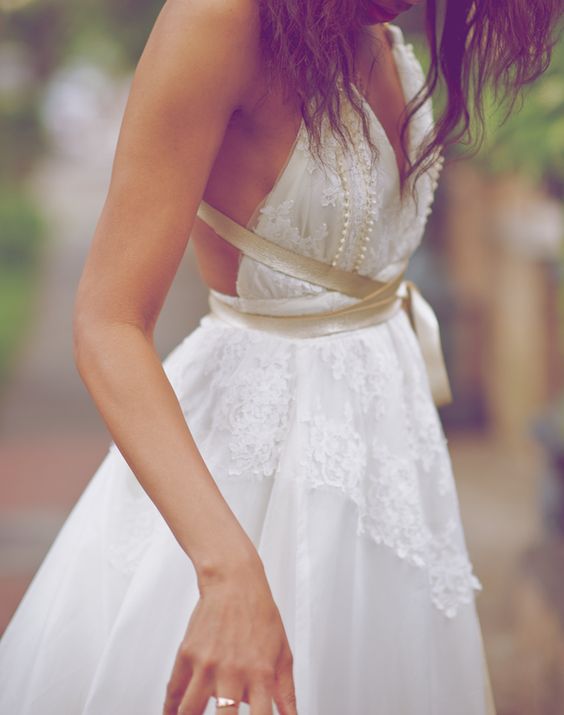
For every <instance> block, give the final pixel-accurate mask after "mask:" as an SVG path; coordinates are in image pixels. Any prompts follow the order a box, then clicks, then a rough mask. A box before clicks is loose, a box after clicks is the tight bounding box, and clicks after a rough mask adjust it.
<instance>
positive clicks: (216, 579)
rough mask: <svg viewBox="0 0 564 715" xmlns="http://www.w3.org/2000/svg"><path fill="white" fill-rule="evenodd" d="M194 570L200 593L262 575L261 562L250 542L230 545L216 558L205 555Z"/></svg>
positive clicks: (262, 567)
mask: <svg viewBox="0 0 564 715" xmlns="http://www.w3.org/2000/svg"><path fill="white" fill-rule="evenodd" d="M195 569H196V575H197V579H198V588H199V590H200V593H201V592H202V590H203V589H205V588H206V587H208V586H212V585H216V584H221V583H232V582H240V581H241V580H249V579H251V578H253V577H255V576H261V577H262V576H263V575H264V566H263V563H262V560H261V558H260V556H259V554H258V552H257V550H256V548H255V547H254V545H253V544H252V543H251V542H249V544H238V545H237V546H236V547H234V546H233V545H231V546H229V547H227V548H226V549H225V551H224V552H222V553H221V554H217V555H216V556H212V555H207V556H206V557H204V558H203V559H202V560H200V562H199V563H197V564H195Z"/></svg>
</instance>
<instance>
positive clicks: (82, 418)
mask: <svg viewBox="0 0 564 715" xmlns="http://www.w3.org/2000/svg"><path fill="white" fill-rule="evenodd" d="M161 5H162V3H161V2H156V1H155V0H135V2H134V1H133V0H121V1H120V2H115V0H112V1H110V0H96V2H93V1H92V0H82V1H81V2H80V3H72V2H70V0H44V1H43V2H39V1H35V2H33V0H31V1H30V0H0V8H1V9H0V23H1V25H0V27H1V30H2V39H1V41H0V471H1V489H2V492H1V497H0V510H1V514H0V538H1V551H0V588H1V594H0V630H1V629H3V628H4V627H5V625H6V623H7V622H8V620H9V618H10V616H11V615H12V613H13V612H14V609H15V607H16V605H17V603H18V602H19V600H20V598H21V596H22V595H23V593H24V590H25V588H26V587H27V585H28V584H29V582H30V579H31V577H32V576H33V574H34V573H35V571H36V569H37V567H38V566H39V564H40V562H41V560H42V558H43V557H44V555H45V553H46V551H47V549H48V547H49V545H50V544H51V543H52V541H53V539H54V537H55V535H56V533H57V531H58V529H59V528H60V526H61V524H62V522H63V520H64V519H65V517H66V515H67V514H68V513H69V511H70V509H71V508H72V506H73V505H74V503H75V502H76V500H77V498H78V496H79V495H80V494H81V492H82V491H83V489H84V487H85V485H86V484H87V482H88V481H89V479H90V478H91V476H92V475H93V473H94V471H95V469H96V468H97V466H98V464H99V462H100V461H101V459H102V458H103V456H104V455H105V453H106V451H107V448H108V445H109V441H110V435H109V434H108V432H107V430H106V428H105V426H104V424H103V422H102V420H101V417H100V415H99V414H98V413H97V411H96V409H95V407H94V405H93V403H92V401H91V399H90V397H89V395H88V394H87V392H86V389H85V387H84V385H83V384H82V382H81V380H80V378H79V376H78V373H77V371H76V368H75V366H74V363H73V358H72V335H71V315H72V309H73V301H74V296H75V291H76V287H77V282H78V279H79V276H80V272H81V269H82V265H83V262H84V259H85V256H86V252H87V250H88V246H89V243H90V241H91V239H92V235H93V231H94V227H95V223H96V220H97V218H98V215H99V212H100V210H101V208H102V203H103V200H104V198H105V192H106V190H107V186H108V182H109V176H110V170H111V162H112V158H113V151H114V149H115V143H116V139H117V134H118V130H119V124H120V120H121V116H122V113H123V109H124V105H125V101H126V97H127V92H128V89H129V85H130V82H131V78H132V71H133V68H134V67H135V64H136V62H137V60H138V58H139V55H140V53H141V51H142V48H143V46H144V43H145V41H146V39H147V36H148V34H149V32H150V30H151V27H152V24H153V22H154V19H155V18H156V15H157V13H158V11H159V9H160V7H161ZM395 24H398V25H400V27H401V28H402V29H403V31H404V35H405V37H406V41H407V42H411V43H412V45H413V48H414V51H415V54H416V55H417V56H418V57H419V59H420V60H421V62H422V64H423V66H424V67H426V66H427V54H426V47H425V43H424V39H423V36H422V35H421V28H422V15H421V8H420V7H419V8H414V9H413V10H412V11H410V12H409V13H408V14H406V15H404V16H401V17H399V18H398V19H397V21H396V23H395ZM440 106H441V97H440V96H438V97H437V99H436V108H439V107H440ZM436 111H437V110H436ZM502 115H503V106H498V102H497V100H495V99H494V98H493V97H491V98H490V99H489V100H488V103H487V116H486V123H487V135H486V138H485V141H484V143H483V145H482V147H481V149H480V151H479V152H478V153H477V154H476V155H475V156H472V157H470V158H469V157H468V156H466V155H465V152H466V149H465V147H463V146H459V147H457V148H456V149H452V148H451V149H449V151H448V152H447V157H446V158H447V161H446V164H445V167H444V170H443V173H442V177H441V181H440V183H439V187H438V190H437V194H436V198H435V201H434V212H433V214H432V215H431V216H430V219H429V222H428V224H427V229H426V235H425V237H424V240H423V243H422V246H421V247H420V248H419V249H418V251H417V252H416V254H415V255H414V256H413V260H412V265H411V268H410V273H411V276H412V277H413V278H414V279H415V280H416V281H417V282H418V284H419V286H420V288H421V290H422V292H423V294H424V295H425V296H426V297H427V298H428V299H429V300H430V302H431V303H432V304H433V305H434V307H435V308H436V311H437V314H438V316H439V319H440V322H441V326H442V337H443V344H444V349H445V353H446V359H447V363H448V369H449V373H450V377H451V382H452V387H453V392H454V396H455V401H454V403H453V404H452V405H449V406H448V407H446V408H442V409H441V416H442V418H443V423H444V426H445V430H446V432H447V437H448V439H449V445H450V448H451V453H452V458H453V463H454V468H455V474H456V479H457V484H458V489H459V496H460V506H461V511H462V517H463V523H464V526H465V529H466V537H467V543H468V548H469V551H470V555H471V558H472V561H473V563H474V567H475V571H476V573H477V575H478V577H479V578H480V580H481V581H482V584H483V591H481V592H479V593H478V600H477V605H478V609H479V614H480V617H481V621H482V627H483V631H484V640H485V646H486V653H487V658H488V662H489V664H490V670H491V676H492V683H493V689H494V694H495V699H496V703H497V707H498V715H553V714H554V715H556V713H562V712H564V631H563V627H564V626H563V624H564V384H563V374H562V363H563V355H564V319H563V316H564V289H563V287H562V286H563V281H562V270H563V267H564V250H563V244H564V210H563V196H564V51H563V47H562V42H560V44H559V45H557V47H556V48H555V53H554V57H553V62H552V64H551V67H550V68H549V70H548V71H547V72H546V73H545V74H544V75H543V76H542V77H541V78H540V79H538V80H536V81H535V82H534V83H533V84H532V85H531V86H530V87H529V88H528V89H527V90H526V91H525V93H524V95H523V99H522V101H520V102H519V103H518V104H517V105H516V106H515V108H514V109H513V112H512V114H511V116H510V117H509V119H508V120H507V121H506V122H505V123H504V124H503V125H502V126H500V125H499V121H500V119H501V117H502ZM207 309H208V308H207V293H206V289H205V287H204V284H203V282H202V280H201V279H200V277H199V275H198V272H197V268H196V265H195V260H194V255H193V251H192V247H191V245H190V244H189V247H188V250H187V252H186V255H185V257H184V259H183V261H182V264H181V266H180V269H179V272H178V274H177V276H176V278H175V281H174V284H173V287H172V289H171V292H170V294H169V296H168V299H167V302H166V305H165V308H164V310H163V312H162V314H161V317H160V320H159V323H158V326H157V330H156V337H157V345H158V348H159V352H160V353H161V355H162V357H164V356H165V355H166V354H167V353H168V351H169V350H170V349H172V347H174V346H175V345H176V344H177V343H178V342H179V341H180V340H181V339H182V338H183V337H184V336H185V335H186V334H187V333H188V332H190V331H191V330H192V329H193V328H194V327H196V325H197V324H198V321H199V319H200V317H201V316H202V315H203V314H204V313H206V312H207ZM453 715H456V714H455V713H453Z"/></svg>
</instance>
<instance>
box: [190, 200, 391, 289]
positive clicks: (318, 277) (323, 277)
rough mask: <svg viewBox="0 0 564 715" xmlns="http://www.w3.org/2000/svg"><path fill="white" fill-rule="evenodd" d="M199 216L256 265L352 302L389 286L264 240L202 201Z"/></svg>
mask: <svg viewBox="0 0 564 715" xmlns="http://www.w3.org/2000/svg"><path fill="white" fill-rule="evenodd" d="M197 214H198V216H199V217H200V218H201V219H202V221H205V223H207V224H208V225H209V226H211V228H213V230H214V231H215V232H216V233H217V234H218V235H219V236H221V237H222V238H224V239H225V240H226V241H228V242H229V243H230V244H231V245H233V246H235V247H236V248H238V249H239V250H241V251H243V253H245V254H246V255H247V256H250V257H251V258H252V259H254V260H255V261H259V262H260V263H264V264H265V265H267V266H269V267H270V268H273V269H274V270H277V271H280V272H281V273H286V274H287V275H290V276H293V277H294V278H299V279H301V280H305V281H309V282H310V283H315V284H317V285H320V286H323V287H324V288H327V289H329V290H336V291H339V292H340V293H344V294H346V295H350V296H352V297H353V298H366V297H368V296H372V295H374V294H375V293H377V292H378V291H380V290H385V289H386V288H387V287H388V285H389V283H387V282H383V281H377V280H374V279H373V278H370V277H368V276H363V275H360V274H359V273H353V272H351V271H345V270H343V269H342V268H337V267H336V266H332V265H330V264H329V263H324V262H323V261H319V260H317V259H316V258H312V257H310V256H304V255H302V254H301V253H300V254H298V253H296V252H295V251H292V250H290V249H288V248H285V247H284V246H280V245H279V244H277V243H274V241H270V240H269V239H267V238H264V236H260V235H259V234H257V233H254V232H253V231H250V230H249V229H247V228H245V226H243V225H241V224H240V223H237V222H236V221H234V220H233V219H231V218H229V216H226V215H225V214H224V213H222V212H221V211H218V210H217V209H215V208H214V207H213V206H210V204H208V203H207V202H206V201H203V200H202V201H201V203H200V205H199V207H198V211H197Z"/></svg>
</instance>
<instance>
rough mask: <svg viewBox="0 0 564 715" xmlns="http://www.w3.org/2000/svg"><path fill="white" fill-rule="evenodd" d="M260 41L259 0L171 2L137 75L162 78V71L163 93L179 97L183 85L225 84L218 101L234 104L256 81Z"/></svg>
mask: <svg viewBox="0 0 564 715" xmlns="http://www.w3.org/2000/svg"><path fill="white" fill-rule="evenodd" d="M259 38H260V18H259V11H258V2H257V0H166V2H165V3H164V5H163V7H162V8H161V11H160V13H159V16H158V18H157V20H156V22H155V25H154V27H153V29H152V32H151V34H150V36H149V39H148V41H147V43H146V46H145V49H144V51H143V54H142V56H141V59H140V61H139V65H138V68H137V74H150V73H151V72H152V73H153V74H155V78H156V79H157V74H156V71H157V69H158V70H160V75H161V76H159V77H158V79H159V81H160V86H161V88H162V89H163V91H166V89H167V88H168V89H170V91H172V92H174V91H178V92H179V93H180V94H182V88H183V87H187V86H188V87H189V86H190V85H192V86H197V85H198V83H201V84H205V83H206V82H212V83H216V82H218V81H220V82H221V86H222V89H223V91H222V92H220V93H218V95H217V96H218V98H220V99H221V98H223V99H224V101H225V102H233V101H234V100H235V101H236V95H237V94H242V93H244V92H245V91H246V89H247V85H250V84H251V83H252V82H253V79H254V76H255V74H256V72H257V61H258V56H259ZM202 89H204V87H202ZM214 89H215V87H214ZM188 94H189V92H188Z"/></svg>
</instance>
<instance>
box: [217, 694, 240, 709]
mask: <svg viewBox="0 0 564 715" xmlns="http://www.w3.org/2000/svg"><path fill="white" fill-rule="evenodd" d="M234 705H235V706H238V705H239V703H238V701H237V700H233V698H221V697H218V696H215V706H216V707H217V708H230V707H233V706H234Z"/></svg>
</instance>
